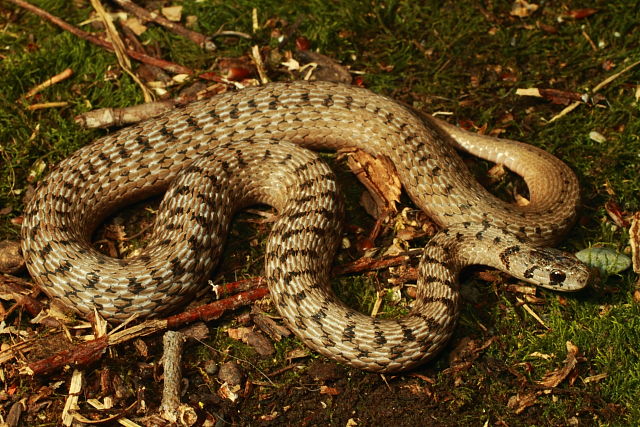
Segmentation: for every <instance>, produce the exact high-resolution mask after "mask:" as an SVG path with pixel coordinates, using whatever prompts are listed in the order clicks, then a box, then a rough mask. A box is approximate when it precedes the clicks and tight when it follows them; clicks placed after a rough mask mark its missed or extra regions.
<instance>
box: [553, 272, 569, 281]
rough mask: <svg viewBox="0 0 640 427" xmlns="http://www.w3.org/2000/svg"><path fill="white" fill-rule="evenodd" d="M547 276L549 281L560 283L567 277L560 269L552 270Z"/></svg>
mask: <svg viewBox="0 0 640 427" xmlns="http://www.w3.org/2000/svg"><path fill="white" fill-rule="evenodd" d="M549 277H550V278H551V283H562V282H564V279H566V278H567V275H566V274H564V273H563V272H562V271H560V270H553V271H552V272H551V274H550V275H549Z"/></svg>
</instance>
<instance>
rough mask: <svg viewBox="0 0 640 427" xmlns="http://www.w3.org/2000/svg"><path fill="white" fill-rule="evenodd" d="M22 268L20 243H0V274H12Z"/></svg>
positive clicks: (11, 241)
mask: <svg viewBox="0 0 640 427" xmlns="http://www.w3.org/2000/svg"><path fill="white" fill-rule="evenodd" d="M23 268H24V258H23V257H22V253H21V252H20V242H16V241H15V240H2V241H0V273H6V274H13V273H16V272H18V271H20V270H22V269H23Z"/></svg>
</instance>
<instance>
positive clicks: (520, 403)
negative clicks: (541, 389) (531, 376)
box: [507, 392, 538, 414]
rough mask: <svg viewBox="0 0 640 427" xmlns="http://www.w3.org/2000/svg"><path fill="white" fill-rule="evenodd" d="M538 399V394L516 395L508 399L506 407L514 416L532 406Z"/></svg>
mask: <svg viewBox="0 0 640 427" xmlns="http://www.w3.org/2000/svg"><path fill="white" fill-rule="evenodd" d="M537 398H538V393H534V392H530V393H524V394H520V393H518V394H516V395H515V396H511V397H510V398H509V402H508V403H507V406H508V407H509V409H513V411H514V412H515V413H516V414H521V413H522V412H523V411H524V410H525V409H527V408H528V407H529V406H533V405H535V403H536V399H537Z"/></svg>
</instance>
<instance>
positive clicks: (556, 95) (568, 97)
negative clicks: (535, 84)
mask: <svg viewBox="0 0 640 427" xmlns="http://www.w3.org/2000/svg"><path fill="white" fill-rule="evenodd" d="M538 91H539V92H540V96H542V97H543V98H544V99H546V100H548V101H551V103H553V104H558V105H569V104H570V103H572V102H575V101H579V102H582V101H584V99H583V96H582V94H581V93H579V92H569V91H566V90H558V89H543V88H538Z"/></svg>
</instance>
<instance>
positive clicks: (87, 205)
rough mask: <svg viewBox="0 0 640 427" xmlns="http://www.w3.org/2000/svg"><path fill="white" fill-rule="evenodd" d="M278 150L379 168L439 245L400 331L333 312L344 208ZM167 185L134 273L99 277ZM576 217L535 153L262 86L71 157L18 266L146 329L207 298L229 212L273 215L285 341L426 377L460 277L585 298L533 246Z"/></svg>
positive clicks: (574, 266) (379, 108) (399, 111)
mask: <svg viewBox="0 0 640 427" xmlns="http://www.w3.org/2000/svg"><path fill="white" fill-rule="evenodd" d="M278 141H288V142H282V143H276V142H278ZM290 143H292V144H297V145H299V146H302V147H307V148H316V149H338V148H342V147H346V146H356V147H359V148H362V149H363V150H365V151H368V152H369V153H371V154H373V155H386V156H388V157H389V158H390V159H391V160H392V162H393V163H394V164H395V166H396V169H397V172H398V174H399V176H400V179H401V181H402V183H403V185H404V187H405V189H406V191H407V193H408V194H409V195H410V197H411V198H412V199H413V201H414V202H415V203H416V204H417V205H418V206H419V207H420V208H421V209H423V210H425V211H426V212H427V213H428V214H429V215H430V216H431V217H432V218H433V219H434V220H435V221H436V222H437V223H438V224H440V225H442V226H443V227H448V228H447V229H446V230H444V231H443V232H441V233H439V234H438V235H437V236H436V238H434V239H433V240H432V242H430V243H429V245H428V246H427V249H426V252H425V256H424V257H423V259H422V261H421V264H420V272H421V275H422V276H421V279H420V282H419V289H420V290H419V292H418V295H419V296H418V299H417V301H416V303H415V306H414V309H413V310H412V314H411V315H410V316H409V317H408V318H404V319H398V320H389V321H387V320H377V319H371V318H369V317H366V316H363V315H362V314H359V313H356V312H354V311H353V310H350V309H348V308H346V307H344V305H342V304H341V303H339V302H338V301H336V300H335V298H334V297H333V296H332V294H331V292H330V291H329V289H328V285H327V275H328V271H329V270H328V269H329V265H330V263H331V261H332V258H333V253H334V252H335V248H336V246H337V242H338V241H339V237H340V233H339V229H340V228H339V225H338V223H337V220H338V218H339V217H340V216H341V214H340V204H339V202H338V200H339V198H337V197H336V195H335V184H334V183H333V180H332V179H330V178H329V173H328V172H327V171H326V170H325V169H323V167H321V166H320V163H318V162H317V159H316V158H315V157H314V156H312V155H310V154H308V153H305V152H302V151H301V150H299V149H297V148H295V147H294V146H292V145H291V144H290ZM454 146H458V148H463V149H466V150H468V151H470V152H471V153H472V154H476V155H479V156H480V157H484V158H487V159H488V160H492V161H498V162H501V163H504V164H505V165H506V166H508V167H509V168H511V169H512V170H514V171H515V172H517V173H519V174H521V175H523V176H524V178H525V181H526V183H527V185H528V187H529V192H530V198H531V203H530V204H529V205H528V206H526V207H516V206H513V205H510V204H507V203H505V202H503V201H501V200H499V199H497V198H496V197H494V196H492V195H491V194H490V193H488V192H487V191H486V190H485V189H484V188H482V187H481V186H480V185H479V184H478V183H477V182H476V181H475V179H473V177H472V176H471V174H470V173H469V172H468V170H467V169H466V167H465V166H464V164H463V163H462V161H461V160H460V158H459V157H458V155H457V153H456V152H455V149H454ZM265 147H268V148H265ZM267 153H269V154H267ZM276 153H278V154H277V155H276ZM309 156H310V157H309ZM209 163H212V164H213V165H214V166H209ZM281 167H284V170H282V169H281ZM311 172H313V173H314V174H313V175H307V173H311ZM198 175H202V176H204V177H203V178H198ZM169 185H171V187H170V189H169V191H168V192H167V195H166V196H165V198H164V200H163V202H162V205H161V208H160V210H159V213H158V216H157V219H156V222H155V225H154V230H153V232H152V236H153V237H152V239H151V242H150V244H149V245H148V247H147V248H145V249H144V251H143V252H142V253H141V254H140V255H139V256H137V257H134V258H130V259H124V260H117V259H111V258H109V257H106V256H104V255H102V254H100V253H98V252H96V251H95V250H94V249H93V248H92V247H91V245H90V241H89V239H90V236H91V232H92V231H93V230H94V229H95V227H96V226H97V225H98V224H99V223H100V222H101V221H102V220H103V219H104V218H105V216H106V215H108V214H110V213H112V212H114V211H115V210H116V209H118V208H119V207H121V206H123V205H125V204H127V203H130V202H131V201H134V200H138V199H140V198H143V197H147V196H149V195H152V194H156V193H159V192H161V191H164V190H166V189H167V188H168V187H169ZM276 190H281V191H282V192H283V193H284V194H280V193H278V191H276ZM285 199H287V200H288V202H285ZM578 199H579V198H578V185H577V179H576V177H575V176H574V174H573V173H572V172H571V171H570V169H569V168H568V167H567V166H566V165H564V164H563V163H562V162H560V161H559V160H558V159H556V158H555V157H553V156H551V155H550V154H548V153H546V152H544V151H543V150H540V149H537V148H535V147H532V146H529V145H526V144H522V143H519V142H515V141H507V140H498V139H495V138H489V137H482V136H478V135H474V134H471V133H468V132H464V131H461V130H459V129H457V128H456V127H454V126H451V125H449V124H446V123H444V122H440V121H436V120H432V119H430V118H424V119H421V118H418V117H416V116H415V115H414V114H413V113H412V112H410V111H409V110H407V109H406V108H404V107H402V106H400V105H398V104H397V103H395V102H394V101H392V100H390V99H388V98H385V97H383V96H379V95H375V94H373V93H371V92H369V91H367V90H364V89H360V88H355V87H349V86H343V85H338V84H334V83H328V82H314V83H310V82H294V83H287V84H272V85H267V86H263V87H259V88H249V89H244V90H242V91H240V92H238V93H227V94H223V95H219V96H216V97H213V98H211V99H207V100H204V101H199V102H195V103H192V104H190V105H188V106H186V107H185V108H181V109H176V110H174V111H171V112H169V113H167V114H164V115H162V116H160V117H158V118H154V119H152V120H149V121H146V122H143V123H140V124H138V125H136V126H132V127H129V128H126V129H123V130H121V131H118V132H115V133H114V134H112V135H108V136H106V137H104V138H101V139H99V140H97V141H95V142H94V143H93V144H90V145H88V146H86V147H84V148H82V149H80V150H78V151H77V152H76V153H74V154H73V155H72V156H71V157H69V158H67V159H66V160H64V161H63V162H61V163H60V164H59V165H58V167H57V168H56V169H55V170H54V171H52V172H51V174H50V175H49V176H48V177H47V179H46V180H45V181H44V182H43V183H42V184H41V185H40V186H39V188H38V190H37V191H36V194H35V196H34V197H33V198H32V200H31V202H30V203H29V205H28V206H27V209H26V211H25V219H24V223H23V232H22V235H23V253H24V255H25V257H26V260H27V266H28V268H29V271H30V273H31V275H32V276H33V278H34V281H35V282H36V283H37V284H38V285H39V286H40V287H42V288H43V290H44V291H45V292H46V293H47V294H48V295H50V296H51V297H53V298H57V299H59V300H61V301H62V302H63V303H64V304H65V305H67V306H69V307H70V308H72V309H74V310H76V311H78V312H80V313H83V314H85V315H86V314H90V313H92V312H93V310H94V308H95V309H97V310H98V312H100V313H101V314H102V315H103V316H105V317H106V318H108V319H110V320H113V321H122V320H124V319H126V318H128V317H129V316H130V315H131V314H133V313H136V314H138V315H139V316H140V317H150V316H157V315H160V314H161V313H163V312H166V311H168V310H174V309H175V308H176V307H177V306H179V305H183V304H184V303H185V302H187V301H189V300H190V299H192V298H193V296H194V295H195V294H197V293H199V292H202V291H203V290H206V287H205V282H206V279H207V278H208V277H209V275H210V274H211V271H212V270H213V268H214V267H215V264H216V263H217V260H218V257H219V254H220V247H221V245H222V242H223V240H224V235H225V230H226V227H227V226H228V223H229V221H230V217H231V215H232V213H233V212H234V211H235V210H237V209H239V208H241V207H243V206H245V205H246V204H248V203H253V202H263V203H267V204H272V205H274V206H275V207H276V208H278V210H279V213H280V215H281V219H280V220H279V221H278V223H277V224H276V225H275V226H274V229H273V231H272V236H271V237H270V240H269V243H268V248H267V255H266V262H265V268H266V275H267V277H268V280H269V286H270V289H271V293H272V298H273V299H274V301H275V303H276V306H277V307H278V310H279V311H280V313H281V314H282V315H283V317H284V318H285V320H286V321H287V323H288V324H289V325H290V326H291V328H292V329H293V330H294V332H296V333H297V334H298V336H300V337H301V338H302V339H303V340H304V341H305V342H306V343H308V344H309V345H310V346H312V347H313V348H314V349H316V350H318V351H320V352H322V353H323V354H326V355H328V356H330V357H333V358H335V359H337V360H340V361H343V362H346V363H350V364H352V365H354V366H357V367H360V368H363V369H369V370H374V371H384V372H391V371H397V370H402V369H407V368H409V367H411V366H414V365H415V364H417V363H421V362H423V361H424V360H427V359H428V358H429V357H432V356H433V354H435V353H436V352H437V350H438V349H439V348H440V347H441V346H442V345H443V343H444V342H446V340H447V339H448V337H449V335H450V334H451V331H452V330H453V325H454V322H455V318H456V315H457V310H458V296H457V286H458V285H457V274H458V272H459V270H460V268H462V267H463V266H464V265H467V264H468V263H469V262H472V263H476V262H480V263H485V264H488V265H492V266H495V267H497V268H501V269H503V270H505V271H507V272H509V273H510V274H513V275H515V276H516V277H520V278H522V279H524V280H529V281H534V282H535V281H541V284H542V285H545V284H546V285H547V286H550V287H552V288H556V289H560V290H576V289H579V288H581V287H582V286H584V285H585V283H586V279H587V277H588V272H587V270H586V268H585V267H584V266H582V265H581V264H579V263H578V262H577V261H576V260H575V259H574V258H572V257H570V256H567V255H565V254H561V253H559V252H558V251H555V250H548V249H539V248H535V247H533V246H530V244H529V243H527V241H531V243H533V244H534V245H536V246H539V245H543V244H551V243H554V242H556V241H557V240H558V239H559V238H560V237H561V236H562V235H563V233H564V232H565V231H566V230H567V229H568V227H570V225H571V224H572V223H573V221H574V218H575V208H576V206H577V203H578ZM291 209H293V210H291ZM334 209H337V211H336V210H334Z"/></svg>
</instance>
